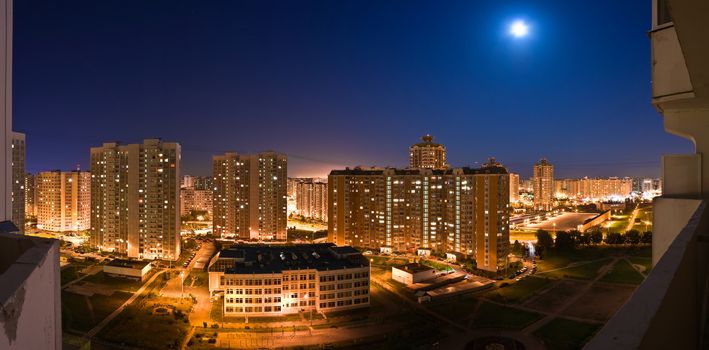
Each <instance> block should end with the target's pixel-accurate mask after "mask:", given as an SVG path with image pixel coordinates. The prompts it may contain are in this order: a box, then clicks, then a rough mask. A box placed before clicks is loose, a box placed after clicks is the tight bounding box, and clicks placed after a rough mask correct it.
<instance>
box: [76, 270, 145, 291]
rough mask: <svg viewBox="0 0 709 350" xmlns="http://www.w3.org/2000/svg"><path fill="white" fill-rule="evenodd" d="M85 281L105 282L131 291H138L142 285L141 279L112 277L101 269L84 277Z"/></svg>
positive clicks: (116, 287) (104, 283)
mask: <svg viewBox="0 0 709 350" xmlns="http://www.w3.org/2000/svg"><path fill="white" fill-rule="evenodd" d="M83 281H84V282H92V283H98V284H103V285H107V286H111V287H113V288H115V289H117V290H124V291H130V292H135V291H137V290H138V289H139V288H140V286H141V285H142V282H140V281H133V280H129V279H125V278H119V277H110V276H108V275H106V274H105V273H103V271H100V272H98V273H95V274H93V275H91V276H88V277H86V278H84V279H83Z"/></svg>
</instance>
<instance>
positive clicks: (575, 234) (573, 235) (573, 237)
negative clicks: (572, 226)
mask: <svg viewBox="0 0 709 350" xmlns="http://www.w3.org/2000/svg"><path fill="white" fill-rule="evenodd" d="M569 235H570V236H571V240H573V241H574V247H575V246H577V245H579V244H580V242H579V241H580V240H581V232H579V231H577V230H571V231H569Z"/></svg>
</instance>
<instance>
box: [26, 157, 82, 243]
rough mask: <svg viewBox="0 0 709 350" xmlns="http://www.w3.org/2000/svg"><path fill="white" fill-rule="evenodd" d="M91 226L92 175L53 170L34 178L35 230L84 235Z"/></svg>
mask: <svg viewBox="0 0 709 350" xmlns="http://www.w3.org/2000/svg"><path fill="white" fill-rule="evenodd" d="M90 222H91V173H89V172H88V171H78V170H76V171H59V170H55V171H43V172H40V173H39V174H37V228H39V229H41V230H47V231H56V232H67V231H84V230H88V229H89V225H90Z"/></svg>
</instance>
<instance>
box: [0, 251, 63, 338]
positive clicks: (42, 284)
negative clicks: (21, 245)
mask: <svg viewBox="0 0 709 350" xmlns="http://www.w3.org/2000/svg"><path fill="white" fill-rule="evenodd" d="M47 241H49V240H47ZM48 244H51V247H50V248H49V251H48V252H47V254H46V255H44V256H41V257H38V256H36V255H38V254H41V253H43V251H42V249H40V248H32V249H30V250H28V251H27V252H25V254H23V255H22V256H21V257H20V258H19V259H18V260H17V262H16V263H15V264H14V265H13V266H11V267H10V268H9V269H8V270H7V271H5V273H4V274H3V275H2V277H3V278H8V277H9V278H10V279H13V277H16V278H17V279H20V280H21V279H22V278H24V277H25V276H26V274H27V273H29V276H28V277H26V279H25V281H24V283H20V287H19V288H16V289H14V290H13V291H11V293H12V295H11V296H10V297H9V298H7V299H6V300H7V302H5V304H3V305H1V306H0V313H2V315H3V316H2V317H0V349H3V350H26V349H42V350H52V349H61V348H62V342H61V335H62V325H61V298H60V295H59V280H60V278H59V276H60V273H59V242H58V241H56V240H53V241H52V242H51V243H48ZM37 259H39V260H40V263H39V264H36V260H37ZM27 269H30V270H31V271H27ZM13 281H14V280H13ZM5 282H7V281H5ZM2 288H3V286H0V291H2V293H5V292H7V291H6V290H3V289H2ZM3 297H5V295H3ZM8 314H12V315H17V316H16V317H12V316H9V317H8V316H7V315H8Z"/></svg>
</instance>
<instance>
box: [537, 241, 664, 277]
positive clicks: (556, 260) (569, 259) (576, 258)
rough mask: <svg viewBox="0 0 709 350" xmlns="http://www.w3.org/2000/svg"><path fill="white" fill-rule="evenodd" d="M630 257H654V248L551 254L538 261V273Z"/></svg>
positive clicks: (608, 248) (604, 248)
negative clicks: (625, 256)
mask: <svg viewBox="0 0 709 350" xmlns="http://www.w3.org/2000/svg"><path fill="white" fill-rule="evenodd" d="M623 255H629V256H632V257H648V258H650V257H652V247H649V246H642V247H628V246H622V247H614V246H592V247H584V248H578V249H575V250H572V251H566V252H556V251H554V252H550V253H549V254H545V255H544V258H543V259H541V260H539V259H538V260H537V271H538V272H539V273H542V272H545V271H549V270H554V269H558V268H562V267H567V266H568V265H569V264H571V263H574V262H582V261H592V260H598V259H602V258H609V257H613V256H623Z"/></svg>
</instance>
